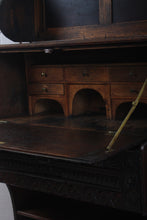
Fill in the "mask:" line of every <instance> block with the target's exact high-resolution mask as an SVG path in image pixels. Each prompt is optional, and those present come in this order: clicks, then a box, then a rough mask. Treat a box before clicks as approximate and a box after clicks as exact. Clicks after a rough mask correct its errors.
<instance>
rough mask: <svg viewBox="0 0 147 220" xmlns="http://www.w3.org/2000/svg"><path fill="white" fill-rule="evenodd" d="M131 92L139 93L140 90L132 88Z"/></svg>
mask: <svg viewBox="0 0 147 220" xmlns="http://www.w3.org/2000/svg"><path fill="white" fill-rule="evenodd" d="M130 93H134V94H138V93H139V91H138V90H137V89H131V90H130Z"/></svg>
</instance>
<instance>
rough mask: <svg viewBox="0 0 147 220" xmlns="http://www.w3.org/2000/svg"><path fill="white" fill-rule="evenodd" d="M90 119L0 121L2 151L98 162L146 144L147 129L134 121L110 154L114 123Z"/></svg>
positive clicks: (0, 148) (129, 124) (0, 147)
mask: <svg viewBox="0 0 147 220" xmlns="http://www.w3.org/2000/svg"><path fill="white" fill-rule="evenodd" d="M86 120H87V119H86V118H83V119H81V118H77V119H63V118H60V120H59V119H58V120H56V118H50V117H48V118H42V117H40V118H39V119H37V118H34V119H32V118H27V117H26V118H24V119H13V120H12V119H11V120H4V121H0V150H2V151H9V152H10V151H12V152H18V153H24V154H30V155H39V156H41V157H52V158H57V159H62V160H63V159H64V160H74V161H79V160H80V162H83V163H85V162H86V163H95V162H96V161H97V162H98V161H100V160H104V159H106V158H108V157H110V156H112V155H114V154H117V153H118V152H120V151H122V150H125V149H128V148H132V147H135V146H139V145H141V144H143V143H144V142H145V141H146V134H147V132H146V131H147V126H145V127H143V128H140V127H138V128H136V129H134V128H133V123H132V122H130V123H128V127H126V128H125V129H124V131H123V132H122V133H121V135H120V137H119V138H118V140H117V141H116V143H115V144H114V146H113V151H111V152H109V153H108V152H106V147H107V145H108V144H109V142H110V141H111V139H112V137H113V135H114V132H113V131H114V128H115V127H116V126H114V122H113V125H112V123H111V122H105V124H104V121H103V125H102V124H101V125H100V122H101V121H100V120H98V119H97V120H96V119H95V118H93V121H92V119H91V120H87V121H86ZM83 122H85V123H83ZM86 123H87V124H86ZM110 123H111V125H110ZM142 123H144V124H146V123H145V122H142ZM118 124H119V123H118V122H117V126H118ZM138 124H139V122H138ZM135 126H136V124H135ZM112 130H113V131H112ZM139 131H140V132H139Z"/></svg>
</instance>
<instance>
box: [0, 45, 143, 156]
mask: <svg viewBox="0 0 147 220" xmlns="http://www.w3.org/2000/svg"><path fill="white" fill-rule="evenodd" d="M138 51H139V48H138ZM107 52H108V53H103V50H101V51H100V50H99V52H96V51H88V52H87V53H85V52H79V51H78V54H79V55H78V56H77V52H76V51H75V52H74V51H72V55H71V53H70V52H67V51H66V52H63V51H58V52H53V54H43V53H38V54H36V53H35V54H25V56H24V55H23V54H13V56H12V54H1V55H0V56H1V59H0V62H1V63H0V66H1V74H0V87H1V99H0V106H1V107H0V117H1V120H0V127H1V129H2V131H1V132H4V131H6V133H4V135H3V137H1V142H6V143H8V142H9V140H8V139H9V138H10V143H11V144H10V143H9V144H10V146H15V147H16V146H17V144H18V145H21V144H22V149H23V150H24V147H26V146H28V144H31V143H33V144H32V145H33V146H35V145H34V143H36V141H35V142H34V140H35V139H36V133H35V132H37V133H38V134H41V135H42V136H41V138H43V139H44V143H40V142H38V143H40V144H41V145H42V146H44V148H40V150H42V152H44V153H45V154H46V153H47V152H46V149H47V148H46V147H47V146H49V144H48V145H47V144H46V143H51V142H52V141H53V140H52V139H53V137H56V139H57V140H56V144H57V145H56V149H55V148H54V149H53V146H52V144H50V146H51V149H48V150H49V151H50V152H49V153H51V152H52V154H57V155H62V156H66V157H67V156H69V157H79V156H80V157H81V155H85V154H87V153H88V152H89V151H90V152H91V151H96V150H97V148H98V145H101V146H102V148H103V149H105V147H106V146H107V144H108V142H109V141H110V140H111V138H112V137H113V135H114V132H115V131H116V130H117V129H118V127H119V126H120V124H121V121H122V119H123V118H124V117H125V116H126V114H127V112H128V111H129V109H130V107H131V103H132V101H134V100H135V99H136V96H137V94H138V92H139V90H140V88H141V86H142V84H143V82H144V80H145V78H146V76H147V63H146V61H145V60H142V59H141V57H140V59H139V60H142V62H141V61H139V62H136V61H135V59H138V57H136V56H139V55H136V56H135V57H133V53H134V49H133V48H132V49H131V52H130V50H129V52H128V56H129V57H130V59H129V60H128V61H127V62H126V60H125V59H122V56H123V53H124V54H126V50H124V49H122V53H119V56H118V53H117V50H115V49H113V50H112V51H111V50H108V51H107ZM111 53H112V54H113V56H110V54H111ZM130 53H131V54H132V56H130ZM120 54H121V55H120ZM137 54H138V53H137ZM104 56H105V63H104V62H102V60H104ZM120 56H121V57H120ZM140 56H141V55H140ZM108 57H109V58H108ZM116 57H117V60H118V62H116ZM132 57H133V58H132ZM98 58H99V62H98ZM114 60H115V62H114ZM120 60H121V62H120ZM96 61H97V62H96ZM51 63H52V64H51ZM146 119H147V88H146V89H145V91H144V94H143V96H142V98H141V101H140V103H139V105H138V107H137V109H136V110H135V112H134V114H133V116H132V118H131V120H130V121H129V122H128V124H127V126H126V128H125V129H124V133H123V134H127V137H129V135H130V134H131V135H138V137H139V138H140V137H141V138H142V140H144V139H145V138H146V131H147V126H146V124H147V123H146ZM3 126H4V127H3ZM31 127H32V128H31ZM4 128H5V129H4ZM12 128H13V131H14V130H15V131H14V133H13V134H12V136H15V135H17V136H18V140H17V141H15V143H12V142H11V141H12V139H11V138H12V137H11V135H10V133H11V132H10V131H11V130H12ZM30 128H31V129H32V130H31V138H30ZM36 129H37V131H36ZM44 129H45V130H44ZM46 129H48V130H46ZM48 132H49V133H50V135H48ZM87 132H88V133H87ZM99 132H100V133H99ZM8 133H9V135H7V134H8ZM108 134H109V135H108ZM46 135H47V136H46ZM23 136H25V137H26V139H27V138H28V140H24V138H23ZM61 136H62V140H61ZM100 136H101V138H100ZM72 137H75V141H76V140H78V143H79V144H80V145H77V147H78V146H80V148H79V149H78V150H77V147H75V146H76V143H75V142H73V144H72V146H71V144H69V143H71V138H72ZM107 137H108V138H107ZM133 137H134V136H133ZM135 137H136V136H135ZM5 138H6V139H5ZM91 138H92V139H91ZM16 139H17V138H16ZM16 139H15V140H16ZM68 140H69V142H68ZM91 140H93V146H92V147H91ZM104 140H105V141H104ZM124 140H125V138H124ZM131 140H132V139H131ZM54 141H55V139H54ZM16 142H18V143H16ZM57 142H58V143H57ZM20 143H21V144H20ZM122 143H123V141H122ZM127 143H129V142H128V139H127ZM53 145H54V144H53ZM61 145H62V146H65V148H64V147H63V148H62V147H61ZM69 146H71V147H70V151H69ZM85 146H87V147H85ZM35 147H37V146H35ZM66 147H67V148H66ZM19 150H20V148H19ZM27 150H28V148H27ZM40 150H39V151H40ZM35 151H36V148H35ZM75 152H77V153H75Z"/></svg>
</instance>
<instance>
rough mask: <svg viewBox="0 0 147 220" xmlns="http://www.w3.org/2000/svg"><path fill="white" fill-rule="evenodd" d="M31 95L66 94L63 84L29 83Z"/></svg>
mask: <svg viewBox="0 0 147 220" xmlns="http://www.w3.org/2000/svg"><path fill="white" fill-rule="evenodd" d="M29 93H30V95H64V85H63V84H37V83H33V84H30V85H29Z"/></svg>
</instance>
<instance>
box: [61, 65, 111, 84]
mask: <svg viewBox="0 0 147 220" xmlns="http://www.w3.org/2000/svg"><path fill="white" fill-rule="evenodd" d="M65 79H66V81H67V82H77V83H78V82H96V81H97V82H106V81H108V73H107V72H106V69H105V67H98V66H91V65H89V66H84V65H83V66H76V67H66V68H65Z"/></svg>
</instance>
